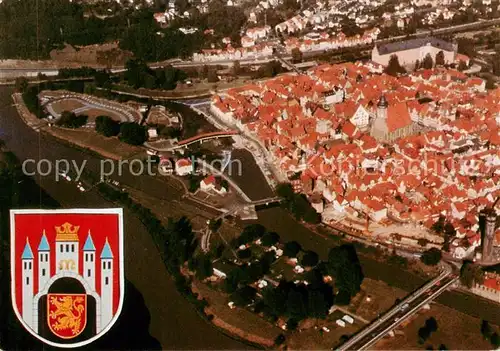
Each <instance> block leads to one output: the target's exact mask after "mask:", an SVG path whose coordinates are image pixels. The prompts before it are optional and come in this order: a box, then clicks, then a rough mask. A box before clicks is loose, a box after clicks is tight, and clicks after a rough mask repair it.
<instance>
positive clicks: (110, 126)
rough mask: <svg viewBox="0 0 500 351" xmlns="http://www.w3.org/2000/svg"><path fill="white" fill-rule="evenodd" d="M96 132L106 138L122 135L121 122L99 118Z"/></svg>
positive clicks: (106, 117) (96, 123)
mask: <svg viewBox="0 0 500 351" xmlns="http://www.w3.org/2000/svg"><path fill="white" fill-rule="evenodd" d="M95 130H96V132H97V133H99V134H102V135H104V136H105V137H112V136H116V135H118V134H119V133H120V122H117V121H115V120H113V119H112V118H110V117H108V116H98V117H97V118H96V119H95Z"/></svg>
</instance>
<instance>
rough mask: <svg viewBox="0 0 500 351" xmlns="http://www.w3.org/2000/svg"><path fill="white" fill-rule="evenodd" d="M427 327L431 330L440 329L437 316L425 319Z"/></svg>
mask: <svg viewBox="0 0 500 351" xmlns="http://www.w3.org/2000/svg"><path fill="white" fill-rule="evenodd" d="M425 327H426V328H427V329H429V330H430V331H431V332H435V331H436V330H437V329H438V324H437V321H436V318H434V317H430V318H428V319H427V320H426V321H425Z"/></svg>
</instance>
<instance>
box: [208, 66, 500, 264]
mask: <svg viewBox="0 0 500 351" xmlns="http://www.w3.org/2000/svg"><path fill="white" fill-rule="evenodd" d="M380 72H381V69H380V67H379V66H377V65H375V64H373V63H366V64H362V63H360V62H358V63H346V64H341V65H322V66H318V67H315V68H313V69H311V70H309V71H308V72H307V74H303V75H291V74H289V75H283V76H279V77H277V78H275V79H272V80H268V81H265V82H262V83H259V84H253V85H248V86H245V87H242V88H238V89H231V90H228V91H227V92H226V93H224V94H220V95H217V96H215V97H214V98H213V103H212V111H213V112H214V113H215V114H217V115H218V116H219V117H220V118H222V119H225V120H226V121H227V122H229V123H235V124H236V125H237V126H238V127H239V128H240V129H242V130H243V131H245V132H246V133H250V134H253V135H255V136H257V137H258V139H259V140H260V141H261V142H262V144H263V145H264V146H265V148H266V149H267V150H268V151H269V152H270V154H271V155H272V157H273V159H274V160H275V163H276V164H277V165H279V169H280V170H281V171H282V172H283V173H285V174H287V175H288V176H289V177H294V179H297V180H295V183H296V185H297V189H299V190H300V191H302V192H304V193H306V194H307V195H308V196H310V198H311V199H315V200H314V202H313V205H315V208H316V209H317V211H318V212H321V213H322V216H323V220H324V221H327V222H328V221H329V220H334V219H335V220H338V218H339V217H340V218H342V217H349V216H351V217H353V218H356V217H358V218H359V217H365V216H368V217H369V218H370V219H371V220H372V221H376V222H379V223H385V222H387V221H392V222H394V221H396V222H412V223H416V224H419V225H422V226H424V227H427V228H431V227H432V225H433V224H434V223H435V222H436V221H437V220H438V219H439V217H440V216H445V217H446V220H447V221H449V222H450V223H451V224H452V225H453V226H454V228H455V229H456V240H455V247H460V248H462V249H464V250H465V251H468V250H469V248H473V247H476V246H477V245H479V244H480V235H479V234H478V213H479V211H480V210H482V209H484V208H485V207H491V206H492V205H493V204H494V203H495V200H496V199H497V198H498V197H499V196H500V157H499V156H500V154H499V148H498V147H499V145H500V134H499V131H500V129H499V126H500V88H499V89H496V90H491V91H486V90H485V83H484V81H483V80H482V79H480V78H468V77H467V76H466V75H464V74H463V73H461V72H458V71H456V70H452V69H445V68H436V69H433V70H419V71H416V72H414V73H413V74H411V75H409V76H405V77H400V78H395V77H392V76H389V75H386V74H381V73H380ZM380 109H386V110H385V111H386V115H385V120H384V123H386V124H387V128H388V129H389V131H397V130H403V128H404V127H406V126H408V125H412V128H411V129H409V130H411V131H412V132H411V135H406V136H405V135H402V136H401V137H399V138H396V139H395V140H394V141H391V142H386V143H383V142H379V141H377V140H376V139H375V138H374V137H372V136H371V135H370V134H372V131H373V128H374V123H373V121H374V120H376V119H377V115H378V112H379V110H380ZM318 197H319V198H320V200H319V201H318V200H317V199H318ZM315 202H316V203H315ZM497 237H498V238H499V239H500V232H499V231H497ZM462 254H465V253H464V252H462V253H461V254H458V255H459V256H460V255H462Z"/></svg>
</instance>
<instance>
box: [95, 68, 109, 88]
mask: <svg viewBox="0 0 500 351" xmlns="http://www.w3.org/2000/svg"><path fill="white" fill-rule="evenodd" d="M110 79H111V75H110V74H109V72H108V71H106V70H99V71H96V73H95V75H94V83H95V84H96V85H97V86H98V87H109V86H110Z"/></svg>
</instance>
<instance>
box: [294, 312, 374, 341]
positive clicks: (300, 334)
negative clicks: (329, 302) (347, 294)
mask: <svg viewBox="0 0 500 351" xmlns="http://www.w3.org/2000/svg"><path fill="white" fill-rule="evenodd" d="M344 315H345V313H343V312H340V311H335V312H334V313H332V314H331V315H329V316H328V317H327V319H326V320H308V321H306V322H305V323H304V322H303V323H301V325H300V326H303V325H305V324H307V327H308V328H307V329H300V330H297V331H294V332H293V333H291V334H290V335H289V336H288V337H287V345H288V347H289V348H290V349H292V350H331V349H332V347H334V346H337V345H338V344H339V343H340V340H341V337H342V335H351V334H353V333H355V332H356V331H357V330H359V329H360V328H362V327H363V326H364V324H363V323H361V322H358V321H356V320H355V322H354V324H349V323H346V326H345V327H341V326H339V325H337V324H336V323H335V321H336V320H337V319H341V318H342V317H343V316H344ZM315 327H316V328H315ZM322 327H326V328H328V329H329V330H330V331H329V332H326V331H323V330H321V328H322Z"/></svg>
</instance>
